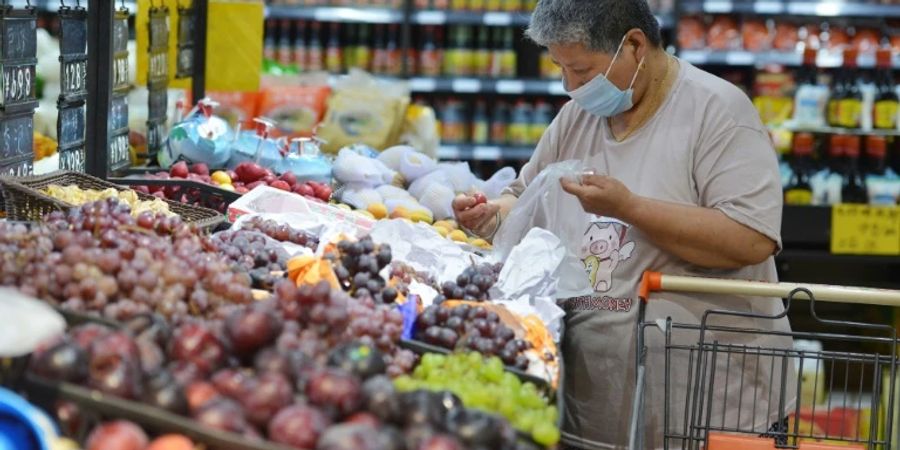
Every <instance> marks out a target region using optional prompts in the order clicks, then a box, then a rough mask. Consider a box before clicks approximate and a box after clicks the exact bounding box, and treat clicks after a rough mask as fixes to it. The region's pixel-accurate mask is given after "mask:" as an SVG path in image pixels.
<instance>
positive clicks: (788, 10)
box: [682, 0, 900, 17]
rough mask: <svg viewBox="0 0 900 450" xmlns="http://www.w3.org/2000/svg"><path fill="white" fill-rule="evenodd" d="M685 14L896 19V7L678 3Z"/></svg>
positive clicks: (719, 0)
mask: <svg viewBox="0 0 900 450" xmlns="http://www.w3.org/2000/svg"><path fill="white" fill-rule="evenodd" d="M682 10H683V12H685V13H688V14H698V13H707V14H728V13H744V14H767V15H776V14H788V15H793V16H814V17H838V16H841V17H848V16H849V17H900V5H880V4H868V3H854V2H838V1H827V0H826V1H796V2H789V1H777V0H775V1H773V0H759V1H730V0H706V1H697V0H693V1H692V0H688V1H684V2H682Z"/></svg>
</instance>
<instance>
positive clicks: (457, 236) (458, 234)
mask: <svg viewBox="0 0 900 450" xmlns="http://www.w3.org/2000/svg"><path fill="white" fill-rule="evenodd" d="M447 237H448V238H450V239H453V240H454V241H456V242H468V241H469V238H468V237H466V233H463V232H462V230H453V231H451V232H450V233H449V234H448V235H447Z"/></svg>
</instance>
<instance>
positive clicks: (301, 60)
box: [294, 20, 309, 72]
mask: <svg viewBox="0 0 900 450" xmlns="http://www.w3.org/2000/svg"><path fill="white" fill-rule="evenodd" d="M308 57H309V52H308V51H307V49H306V22H305V21H303V20H298V21H297V39H294V65H296V66H297V69H298V70H300V71H301V72H302V71H303V70H306V59H307V58H308Z"/></svg>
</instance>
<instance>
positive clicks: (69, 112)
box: [56, 101, 85, 172]
mask: <svg viewBox="0 0 900 450" xmlns="http://www.w3.org/2000/svg"><path fill="white" fill-rule="evenodd" d="M84 116H85V106H84V101H81V102H77V103H74V104H71V105H65V106H63V105H60V108H59V120H58V121H57V122H56V136H57V139H58V141H59V168H60V169H61V170H74V171H77V172H83V171H84V130H85V128H84V125H85V118H84Z"/></svg>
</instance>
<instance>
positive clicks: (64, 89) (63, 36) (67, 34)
mask: <svg viewBox="0 0 900 450" xmlns="http://www.w3.org/2000/svg"><path fill="white" fill-rule="evenodd" d="M59 23H60V25H59V50H60V51H59V53H60V54H59V63H60V101H78V100H82V99H84V98H85V97H86V96H87V11H86V10H85V9H84V8H81V7H76V8H69V7H61V8H60V9H59Z"/></svg>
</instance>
